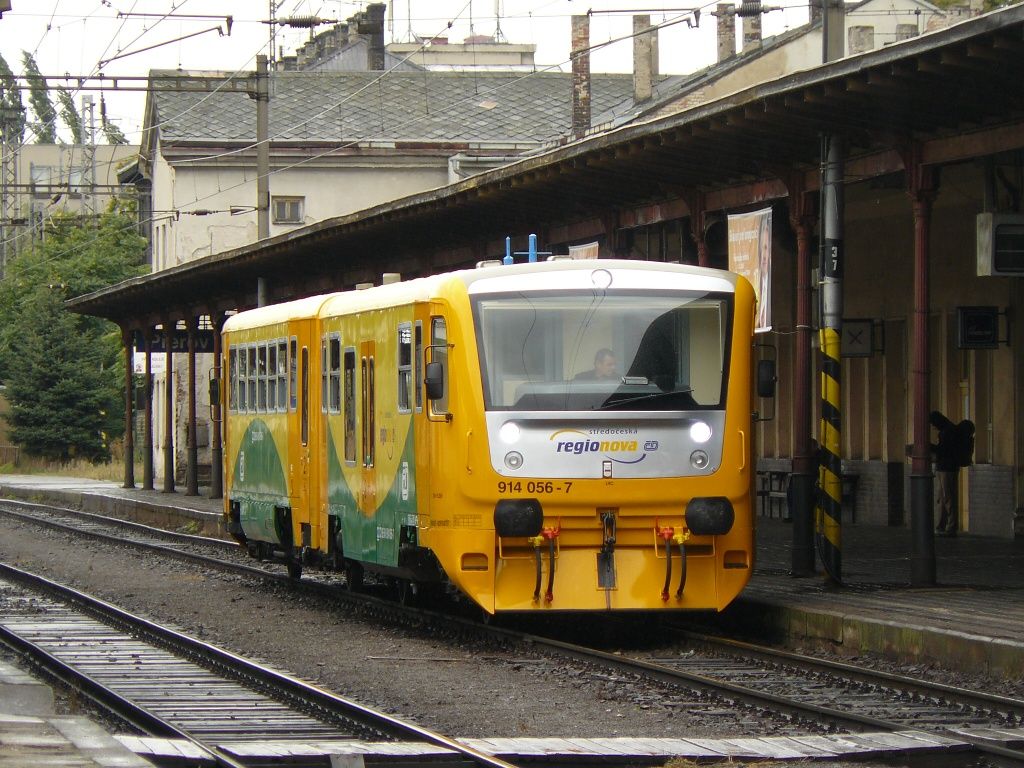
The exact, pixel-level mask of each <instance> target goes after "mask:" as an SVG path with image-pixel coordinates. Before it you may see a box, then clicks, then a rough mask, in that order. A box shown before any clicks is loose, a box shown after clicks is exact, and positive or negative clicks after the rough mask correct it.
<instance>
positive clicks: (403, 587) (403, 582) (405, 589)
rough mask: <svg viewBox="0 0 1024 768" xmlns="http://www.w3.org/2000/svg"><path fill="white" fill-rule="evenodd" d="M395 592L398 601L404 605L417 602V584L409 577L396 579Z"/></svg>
mask: <svg viewBox="0 0 1024 768" xmlns="http://www.w3.org/2000/svg"><path fill="white" fill-rule="evenodd" d="M395 594H396V595H397V596H398V602H399V603H401V604H402V605H415V604H416V585H415V584H413V583H412V582H411V581H409V580H408V579H397V580H396V581H395Z"/></svg>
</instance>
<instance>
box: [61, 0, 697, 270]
mask: <svg viewBox="0 0 1024 768" xmlns="http://www.w3.org/2000/svg"><path fill="white" fill-rule="evenodd" d="M715 4H716V2H715V0H712V2H708V3H706V4H705V5H704V6H701V10H702V9H704V8H709V7H713V6H714V5H715ZM468 5H469V2H467V3H466V6H463V9H462V11H460V15H461V13H463V12H465V8H466V7H467V6H468ZM693 10H697V9H693ZM691 16H692V11H691V10H688V11H687V12H686V13H684V14H681V15H679V16H677V17H673V18H670V19H667V20H665V21H663V22H661V23H659V24H656V25H652V27H651V28H650V29H651V30H653V29H661V28H665V27H669V26H673V25H676V24H681V23H685V22H686V21H687V20H688V19H690V18H691ZM458 17H459V15H456V16H455V17H454V18H455V19H457V18H458ZM451 26H452V20H448V21H447V22H446V28H451ZM648 31H650V30H644V31H643V32H631V33H629V34H625V35H622V36H620V37H617V38H613V39H609V40H607V41H604V42H600V43H596V44H594V45H591V46H589V48H588V49H587V50H588V51H594V50H598V49H601V48H605V47H607V46H609V45H612V44H615V43H618V42H621V41H624V40H629V39H631V38H633V37H636V36H637V35H638V34H644V33H646V32H648ZM438 34H440V33H438ZM435 37H436V35H435ZM431 39H433V38H426V39H424V45H425V44H426V43H427V42H429V41H430V40H431ZM421 47H422V46H421ZM414 54H415V52H412V53H410V54H409V56H407V57H406V58H405V59H403V61H405V60H407V59H408V58H409V57H410V56H412V55H414ZM577 54H578V52H577ZM571 61H572V55H571V56H570V58H569V59H567V60H563V61H561V62H558V63H556V64H551V65H548V66H545V67H542V68H539V69H537V70H535V71H533V72H529V73H525V74H524V75H523V76H522V77H520V78H515V79H512V80H509V81H507V82H505V83H503V84H501V85H499V86H496V87H495V88H493V89H492V91H491V92H490V93H491V94H494V93H497V92H499V91H501V90H502V89H503V88H506V87H511V86H512V85H513V84H515V83H517V82H520V81H521V80H523V79H526V78H529V77H533V76H535V75H537V74H540V73H544V72H550V71H561V67H562V66H563V65H564V64H568V63H570V62H571ZM394 70H395V67H392V68H391V69H389V70H385V71H383V72H382V73H381V74H380V75H379V76H378V77H377V78H374V80H372V81H371V82H370V83H367V84H366V85H365V86H364V87H363V89H365V88H367V87H373V85H374V84H376V83H377V82H378V81H379V80H380V78H383V77H386V76H387V75H388V74H390V73H391V72H393V71H394ZM241 71H242V70H239V71H238V72H241ZM235 74H238V73H235ZM222 87H224V86H223V84H222V85H221V86H218V88H217V89H214V90H213V91H211V92H210V93H209V94H208V95H207V98H209V97H212V95H213V94H214V93H216V92H217V91H218V90H219V89H220V88H222ZM363 89H360V91H357V92H356V93H357V94H358V93H360V92H361V91H362V90H363ZM354 95H356V94H350V95H349V96H347V97H345V98H343V99H341V100H340V101H338V102H336V103H335V104H332V105H329V106H328V107H325V108H324V109H322V110H321V111H320V112H319V113H318V114H317V116H321V115H323V114H326V113H327V112H329V111H331V110H334V109H337V108H338V107H339V106H341V105H343V104H344V103H346V102H347V101H348V100H349V99H351V98H353V97H354ZM478 98H479V95H478V94H474V95H473V96H472V97H467V98H465V99H460V100H458V101H456V102H452V104H459V103H463V102H466V101H472V100H476V99H478ZM203 101H205V99H204V100H203ZM200 103H201V102H200ZM197 106H198V105H192V106H191V107H189V108H188V109H187V110H183V111H182V112H181V113H179V114H181V115H184V114H187V113H188V112H189V111H191V110H192V109H195V108H196V107H197ZM424 117H425V116H417V117H413V118H410V120H408V121H405V122H403V123H399V124H397V125H393V126H392V129H394V128H399V127H405V126H407V125H410V124H414V123H415V122H417V121H419V120H422V119H424ZM172 119H174V118H168V120H167V121H164V122H163V123H161V125H164V124H166V123H167V122H169V121H170V120H172ZM312 119H315V118H309V119H306V120H303V121H300V122H299V123H298V124H296V125H295V126H292V127H290V128H287V129H285V130H286V131H294V130H297V129H298V128H300V127H303V126H304V125H305V124H307V123H308V122H310V120H312ZM281 135H283V132H282V133H279V134H276V135H275V136H274V137H271V138H270V139H268V141H273V140H274V139H275V138H279V137H280V136H281ZM373 138H375V136H374V135H373V134H368V135H364V136H362V137H359V138H356V139H353V140H350V141H347V142H343V143H341V144H339V145H338V146H335V147H331V148H330V149H327V150H325V151H323V152H319V153H316V154H314V155H311V156H309V157H306V158H303V159H301V160H298V161H296V162H294V163H291V164H288V165H284V166H281V167H278V168H275V169H271V171H270V172H269V174H268V175H269V176H273V175H275V174H278V173H282V172H284V171H288V170H292V169H294V168H297V167H300V166H303V165H306V164H308V163H311V162H314V161H316V160H319V159H322V158H324V157H328V156H330V155H332V154H335V153H337V152H339V151H342V150H344V149H348V148H351V147H353V146H357V145H358V144H360V143H363V142H366V141H371V140H372V139H373ZM257 145H258V142H253V143H251V144H248V145H246V146H244V147H241V148H237V149H234V150H231V151H230V152H225V153H218V154H215V155H206V156H204V157H202V158H189V159H188V160H187V161H188V162H199V161H200V160H215V159H219V158H222V157H227V156H232V155H238V154H240V153H242V152H248V151H251V150H252V149H254V148H255V147H256V146H257ZM254 181H255V179H249V178H248V173H246V174H245V178H244V179H243V181H241V182H238V183H236V184H233V185H230V186H227V187H220V185H219V184H218V187H219V188H218V190H217V191H216V192H212V193H210V194H207V195H203V196H201V197H196V198H194V199H193V200H190V201H188V202H183V203H181V204H180V205H176V209H177V210H182V209H183V208H184V207H185V206H191V205H196V204H198V203H201V202H204V201H206V200H209V199H211V198H213V197H215V196H217V195H219V194H223V193H224V192H230V191H231V190H233V189H239V188H243V187H246V186H249V185H251V184H252V183H253V182H254ZM155 220H156V217H152V218H151V219H150V220H146V221H141V222H138V223H137V224H136V226H137V225H138V224H142V223H151V222H152V221H155ZM85 245H88V244H83V247H84V246H85ZM63 255H65V254H63V253H62V254H57V255H55V256H54V258H59V257H61V256H63Z"/></svg>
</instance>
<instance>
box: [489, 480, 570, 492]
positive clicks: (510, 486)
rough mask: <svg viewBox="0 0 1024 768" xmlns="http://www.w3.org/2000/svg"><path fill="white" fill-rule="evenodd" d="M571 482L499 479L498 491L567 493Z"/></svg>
mask: <svg viewBox="0 0 1024 768" xmlns="http://www.w3.org/2000/svg"><path fill="white" fill-rule="evenodd" d="M570 488H572V483H570V482H564V483H556V482H552V481H551V480H528V481H526V482H525V483H524V482H523V481H522V480H499V481H498V493H522V492H523V491H524V490H525V491H526V492H527V493H568V492H569V489H570Z"/></svg>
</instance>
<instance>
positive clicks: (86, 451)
mask: <svg viewBox="0 0 1024 768" xmlns="http://www.w3.org/2000/svg"><path fill="white" fill-rule="evenodd" d="M25 298H26V299H27V301H26V305H25V306H24V307H23V308H22V311H21V312H20V313H19V314H18V317H17V321H16V323H15V328H16V334H15V336H14V340H13V341H14V343H13V347H12V350H11V352H12V353H13V355H14V356H15V357H16V358H17V360H18V365H16V366H14V367H13V368H12V370H11V375H10V376H9V377H8V380H7V397H8V399H9V400H10V403H11V407H10V412H9V413H8V414H7V421H8V424H9V425H10V430H9V435H10V438H11V440H13V441H14V442H15V443H16V444H18V445H20V446H21V447H22V448H23V449H24V451H25V452H26V453H27V454H29V455H30V456H39V457H42V458H45V459H50V460H56V461H68V460H70V459H73V458H84V459H88V460H89V461H93V462H100V461H109V460H110V448H109V444H108V438H107V429H109V427H110V421H111V419H110V417H109V415H110V414H111V413H114V412H116V411H117V402H118V398H117V381H116V380H115V379H114V377H115V376H116V375H117V371H116V369H115V368H113V367H104V364H103V362H104V361H103V353H102V351H101V350H99V349H96V348H95V347H94V346H93V345H94V344H95V342H96V340H95V338H94V337H93V336H92V335H91V334H88V333H86V329H85V328H83V327H82V326H83V323H82V321H81V319H80V318H79V317H77V316H75V315H73V314H71V313H70V312H68V311H67V310H65V309H64V306H63V304H64V292H63V290H61V288H60V286H49V285H40V286H37V287H36V288H35V289H34V290H33V291H32V292H31V293H30V294H28V295H27V296H26V297H25Z"/></svg>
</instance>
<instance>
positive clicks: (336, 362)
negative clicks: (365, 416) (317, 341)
mask: <svg viewBox="0 0 1024 768" xmlns="http://www.w3.org/2000/svg"><path fill="white" fill-rule="evenodd" d="M327 359H328V361H329V363H330V380H329V381H328V393H329V395H330V401H329V404H328V408H327V410H328V411H329V412H330V413H341V338H340V337H339V336H338V334H336V333H335V334H331V337H330V340H329V341H328V344H327Z"/></svg>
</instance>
